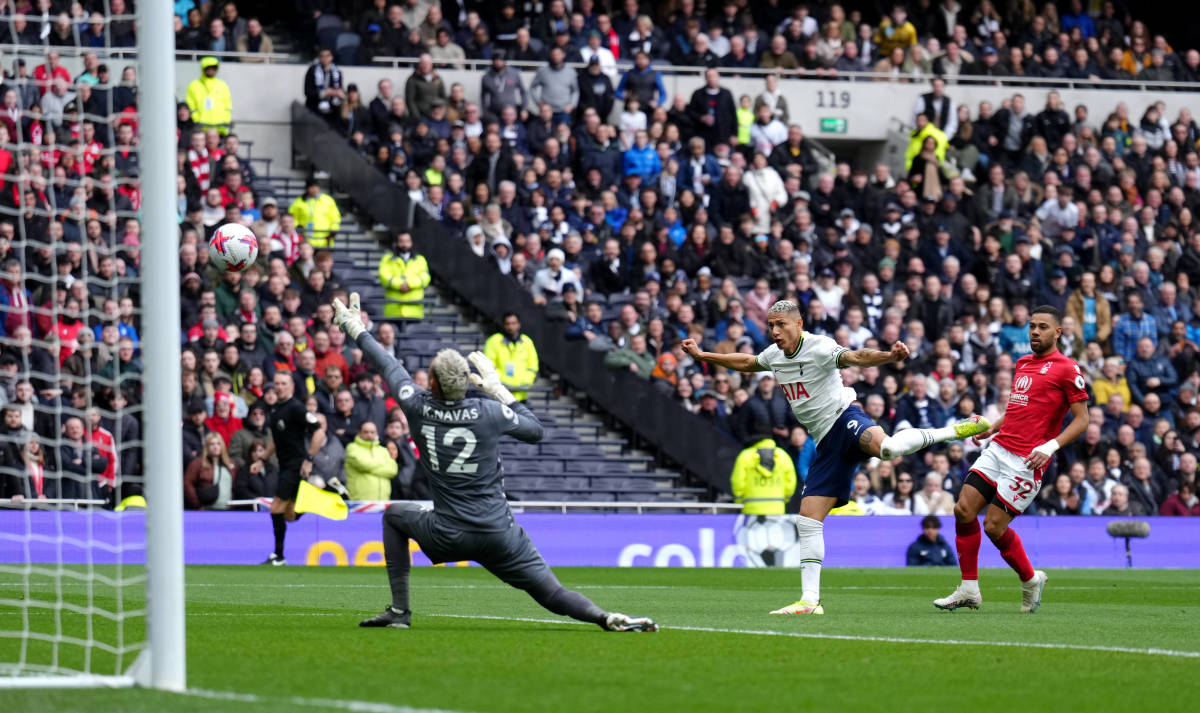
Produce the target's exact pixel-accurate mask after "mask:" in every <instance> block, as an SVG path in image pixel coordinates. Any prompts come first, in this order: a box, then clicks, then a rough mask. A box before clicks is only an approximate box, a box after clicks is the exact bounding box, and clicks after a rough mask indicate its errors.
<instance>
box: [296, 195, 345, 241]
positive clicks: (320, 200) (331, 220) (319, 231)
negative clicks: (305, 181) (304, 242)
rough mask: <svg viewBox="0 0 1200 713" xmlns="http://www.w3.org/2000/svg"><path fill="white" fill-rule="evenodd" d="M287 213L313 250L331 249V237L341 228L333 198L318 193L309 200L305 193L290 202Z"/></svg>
mask: <svg viewBox="0 0 1200 713" xmlns="http://www.w3.org/2000/svg"><path fill="white" fill-rule="evenodd" d="M288 212H289V213H291V214H292V217H293V218H295V219H296V225H297V226H298V227H299V228H300V232H301V233H303V234H304V237H305V238H307V239H308V242H310V243H312V246H313V247H314V248H318V249H319V248H331V247H333V236H334V234H335V233H337V231H338V230H340V229H341V227H342V211H340V210H338V207H337V202H336V201H334V200H333V196H331V195H329V194H328V193H320V194H318V195H317V197H316V198H309V197H308V194H307V193H306V194H303V195H301V196H299V197H298V198H296V200H294V201H292V204H291V205H290V206H288Z"/></svg>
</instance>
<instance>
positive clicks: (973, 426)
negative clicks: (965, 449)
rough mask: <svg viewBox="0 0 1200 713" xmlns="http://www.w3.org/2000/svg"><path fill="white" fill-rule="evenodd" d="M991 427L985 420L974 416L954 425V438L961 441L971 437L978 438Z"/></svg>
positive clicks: (977, 415)
mask: <svg viewBox="0 0 1200 713" xmlns="http://www.w3.org/2000/svg"><path fill="white" fill-rule="evenodd" d="M991 427H992V424H990V423H988V420H987V419H986V418H984V417H983V416H980V415H979V414H976V415H974V416H971V417H970V418H964V419H963V420H961V421H959V422H958V423H956V424H954V438H955V439H956V440H959V441H961V440H963V439H966V438H970V437H971V436H978V435H979V434H981V433H986V432H987V430H988V429H989V428H991Z"/></svg>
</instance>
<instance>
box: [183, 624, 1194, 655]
mask: <svg viewBox="0 0 1200 713" xmlns="http://www.w3.org/2000/svg"><path fill="white" fill-rule="evenodd" d="M188 616H240V617H259V616H262V614H261V613H258V612H194V613H189V614H188ZM288 616H337V617H346V618H353V617H352V616H351V615H350V614H345V613H342V612H296V613H293V614H289V615H288ZM416 616H417V617H418V618H420V617H437V618H440V619H478V620H481V621H518V622H524V623H528V624H569V625H572V626H593V624H588V623H586V622H582V621H574V620H572V619H547V618H544V617H542V618H539V617H527V616H494V615H490V614H431V613H424V612H418V613H417V614H416ZM659 628H660V629H663V630H670V629H673V630H676V631H702V632H708V633H713V634H742V635H744V636H784V637H789V638H795V639H829V640H834V641H873V642H878V643H885V644H933V645H936V646H1001V647H1008V648H1013V647H1023V646H1024V647H1030V648H1035V649H1054V650H1065V651H1099V652H1102V653H1112V654H1139V655H1142V656H1167V657H1171V658H1185V659H1200V651H1177V650H1174V649H1160V648H1157V647H1149V648H1137V647H1133V646H1105V645H1088V644H1056V643H1049V642H1041V641H977V640H972V639H918V638H909V637H902V636H859V635H856V634H822V633H819V632H807V631H774V630H771V629H721V628H716V627H711V626H662V625H660V626H659Z"/></svg>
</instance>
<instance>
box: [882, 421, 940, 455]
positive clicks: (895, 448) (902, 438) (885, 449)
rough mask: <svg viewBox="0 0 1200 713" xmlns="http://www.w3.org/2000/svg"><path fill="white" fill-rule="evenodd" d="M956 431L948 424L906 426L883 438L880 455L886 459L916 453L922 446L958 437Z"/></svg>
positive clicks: (925, 446) (926, 446)
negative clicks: (942, 425) (924, 426)
mask: <svg viewBox="0 0 1200 713" xmlns="http://www.w3.org/2000/svg"><path fill="white" fill-rule="evenodd" d="M957 437H958V436H957V434H956V433H955V432H954V426H946V427H945V428H906V429H905V430H903V431H897V432H896V433H893V434H892V435H890V436H886V437H884V439H883V444H882V445H880V447H879V454H880V457H881V458H883V459H884V460H891V459H892V458H898V457H900V456H906V455H908V454H909V453H916V452H917V451H919V450H921V449H922V448H928V447H929V446H932V445H933V444H935V443H942V442H945V441H953V440H954V439H955V438H957Z"/></svg>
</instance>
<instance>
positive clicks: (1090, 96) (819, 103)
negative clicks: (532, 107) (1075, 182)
mask: <svg viewBox="0 0 1200 713" xmlns="http://www.w3.org/2000/svg"><path fill="white" fill-rule="evenodd" d="M27 61H30V60H27ZM31 64H32V62H31ZM125 64H129V63H128V62H124V61H122V60H114V61H113V62H111V63H110V69H111V71H112V74H113V76H114V77H119V76H120V71H121V67H123V66H124V65H125ZM63 65H64V66H65V67H67V69H69V70H70V71H71V73H72V76H74V75H75V74H76V73H78V72H79V71H81V68H82V62H81V60H79V59H78V58H64V59H63ZM307 69H308V65H306V64H248V63H233V62H227V63H225V64H224V65H222V67H221V72H220V77H221V78H222V79H224V80H225V81H226V82H227V83H228V84H229V90H230V92H231V93H232V95H233V107H234V122H235V129H234V130H235V131H236V132H237V134H238V136H240V137H242V138H243V139H245V140H247V141H253V142H254V149H253V151H254V156H256V157H264V158H271V159H273V160H274V162H275V163H274V167H275V170H277V171H279V170H286V169H287V168H289V167H290V162H291V115H290V113H289V112H290V108H289V107H290V106H291V102H292V101H294V100H296V99H300V100H303V97H304V73H305V72H306V71H307ZM344 72H345V75H346V82H347V83H350V82H354V83H356V84H358V86H359V88H360V89H361V91H362V93H363V96H364V98H365V99H366V100H367V101H370V100H371V99H373V98H374V97H375V85H376V83H377V82H378V81H379V80H380V79H384V78H387V79H391V80H392V83H393V84H394V85H396V90H397V91H398V92H400V93H402V92H403V90H404V81H405V80H406V79H407V78H408V76H409V73H410V72H409V71H408V70H406V69H394V68H391V67H346V68H344ZM440 72H441V74H442V77H443V79H444V80H445V81H446V82H447V84H451V83H454V82H461V83H462V85H463V87H464V88H465V89H466V94H467V99H468V100H470V101H477V100H478V98H479V77H480V74H481V73H480V72H479V71H474V70H453V69H443V70H440ZM198 76H200V63H199V62H196V61H178V62H176V63H175V85H176V98H177V99H178V100H182V99H183V97H184V96H185V95H186V93H187V85H188V83H189V82H191V81H192V80H193V79H195V78H196V77H198ZM522 76H523V77H524V79H525V86H526V87H528V86H529V85H530V84H531V83H532V82H533V72H532V71H527V72H522ZM663 84H664V85H665V86H666V89H667V91H668V92H669V93H671V94H676V93H682V94H683V95H684V96H685V97H690V96H691V93H692V92H693V91H694V90H695V89H696V88H697V87H699V86H701V85H702V84H703V74H702V73H701V72H697V73H695V74H686V75H670V76H664V77H663ZM722 84H723V85H724V86H725V87H727V88H728V89H729V90H730V91H731V92H733V94H734V98H735V99H736V98H737V97H739V96H741V95H742V94H749V95H750V96H752V97H753V96H755V95H757V94H758V93H759V92H760V91H761V90H762V86H763V80H762V79H759V78H742V77H725V78H723V79H722ZM780 86H781V87H782V88H783V92H784V96H785V97H786V99H787V102H788V108H789V111H790V114H791V119H792V121H793V122H797V123H799V124H800V126H801V127H802V128H803V129H804V131H805V133H806V134H810V135H812V136H814V137H818V138H821V139H824V140H829V141H834V142H837V141H854V142H864V141H865V142H871V141H885V140H886V139H887V138H888V132H889V130H894V129H895V126H894V123H893V121H892V120H893V119H900V120H902V121H904V122H909V121H911V119H912V106H913V103H914V102H915V101H916V99H917V97H918V96H919V95H920V94H922V93H923V92H927V91H929V85H928V83H918V84H900V83H896V82H875V81H854V82H849V81H836V80H833V81H830V80H800V79H795V80H785V81H783V82H781V83H780ZM1049 91H1051V90H1049V89H1041V88H1036V87H994V86H991V87H989V86H979V85H953V86H951V88H950V90H949V92H948V93H949V95H950V96H951V97H952V98H953V99H954V100H955V101H957V102H960V103H961V102H966V103H967V104H968V105H969V106H970V107H971V109H972V114H975V113H976V112H977V110H978V105H979V102H980V101H983V100H987V101H990V102H992V103H993V104H995V105H997V106H998V105H999V103H1000V102H1001V101H1003V100H1004V99H1006V98H1008V97H1010V96H1012V94H1013V93H1014V92H1020V93H1022V94H1024V95H1025V97H1026V103H1027V105H1028V106H1029V107H1030V108H1031V109H1032V110H1034V111H1040V109H1041V107H1042V106H1044V105H1045V103H1046V94H1047V93H1049ZM1059 91H1060V93H1061V94H1062V96H1063V100H1064V101H1065V102H1066V105H1067V109H1068V111H1072V110H1073V108H1074V106H1075V105H1076V104H1085V105H1087V106H1088V108H1089V110H1090V112H1091V121H1092V122H1093V123H1094V124H1096V125H1099V124H1100V123H1101V122H1102V121H1103V120H1104V117H1105V116H1107V115H1108V113H1109V112H1111V111H1112V110H1113V109H1114V108H1115V107H1116V106H1117V104H1118V103H1120V102H1125V103H1126V104H1128V105H1129V110H1130V114H1131V116H1133V118H1134V120H1135V121H1136V120H1137V119H1139V118H1140V117H1141V114H1142V112H1143V111H1144V110H1145V108H1146V106H1148V105H1149V104H1150V103H1151V102H1152V101H1157V100H1159V99H1162V100H1163V101H1165V102H1166V103H1167V115H1168V116H1169V117H1170V118H1172V119H1174V117H1175V115H1176V114H1177V113H1178V111H1179V109H1180V108H1183V107H1187V108H1189V109H1191V111H1192V114H1193V115H1195V116H1200V92H1141V91H1106V90H1083V89H1062V90H1059ZM618 110H619V104H618V109H617V110H614V111H618ZM823 119H826V120H829V119H832V120H839V119H840V120H843V121H844V122H845V123H844V127H843V128H844V133H835V132H828V131H822V130H821V125H822V120H823ZM833 123H835V124H836V123H838V122H836V121H834V122H833ZM834 146H835V147H836V143H835V144H834Z"/></svg>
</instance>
